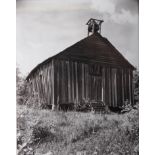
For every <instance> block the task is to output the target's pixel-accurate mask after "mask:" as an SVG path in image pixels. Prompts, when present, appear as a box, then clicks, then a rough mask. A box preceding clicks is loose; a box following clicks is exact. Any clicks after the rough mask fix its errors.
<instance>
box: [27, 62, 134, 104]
mask: <svg viewBox="0 0 155 155" xmlns="http://www.w3.org/2000/svg"><path fill="white" fill-rule="evenodd" d="M29 84H30V87H29V92H30V93H34V92H37V93H38V94H39V96H40V97H42V98H44V100H45V101H46V104H48V105H58V104H66V103H70V104H76V103H79V102H82V101H84V100H87V101H103V102H105V103H106V104H107V105H109V106H112V107H118V106H122V105H123V104H124V102H125V101H126V100H128V101H129V103H131V104H132V103H133V86H132V85H133V84H132V70H131V69H125V68H112V67H107V66H100V65H96V64H94V65H93V64H91V65H89V64H84V63H80V62H72V61H66V60H54V59H53V60H52V61H51V62H49V63H47V64H44V65H42V66H41V67H40V68H39V69H38V70H37V72H35V74H34V75H33V76H31V78H30V80H29Z"/></svg>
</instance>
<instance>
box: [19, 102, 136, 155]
mask: <svg viewBox="0 0 155 155" xmlns="http://www.w3.org/2000/svg"><path fill="white" fill-rule="evenodd" d="M138 116H139V115H138V110H134V109H132V110H131V111H130V112H128V113H125V114H120V115H118V114H99V113H92V112H87V113H82V112H62V111H55V112H52V111H50V110H45V109H44V110H43V109H42V110H39V109H33V108H28V107H26V106H23V105H22V106H21V105H18V107H17V128H18V133H20V135H21V136H22V137H23V141H22V142H21V143H22V144H23V143H25V142H27V141H28V139H31V142H32V143H33V145H32V144H31V145H30V146H31V148H32V150H33V151H35V152H36V154H44V153H47V152H49V151H52V152H53V154H54V155H68V154H76V152H84V151H85V152H87V154H88V155H92V154H93V153H94V152H95V151H96V152H99V154H102V155H106V154H133V155H134V154H138V141H139V124H138Z"/></svg>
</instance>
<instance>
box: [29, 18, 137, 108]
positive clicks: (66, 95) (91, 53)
mask: <svg viewBox="0 0 155 155" xmlns="http://www.w3.org/2000/svg"><path fill="white" fill-rule="evenodd" d="M102 22H103V21H102V20H97V19H92V18H91V19H90V20H89V21H88V22H87V25H88V36H87V37H86V38H84V39H82V40H80V41H79V42H77V43H75V44H74V45H72V46H70V47H68V48H66V49H65V50H63V51H62V52H60V53H58V54H57V55H55V56H52V57H50V58H48V59H47V60H45V61H44V62H42V63H40V64H39V65H37V66H36V67H35V68H34V69H33V70H32V71H31V72H30V73H29V75H28V76H27V78H26V80H27V83H28V88H29V93H30V95H33V94H34V93H37V94H38V95H39V97H40V98H42V99H44V101H45V102H44V104H45V105H47V106H48V107H50V108H52V109H53V110H54V109H58V108H60V107H64V106H65V107H66V106H67V107H77V106H78V105H79V104H82V103H84V104H86V103H88V102H89V103H94V104H96V105H97V104H98V103H103V104H105V105H107V106H109V107H122V106H124V104H131V105H133V104H134V100H133V82H132V81H133V80H132V79H133V70H134V69H135V68H134V66H132V65H131V64H130V63H129V62H128V61H127V60H126V59H125V58H124V57H123V55H122V54H121V53H120V52H119V51H118V50H117V49H116V48H115V47H114V46H113V45H112V44H111V43H110V42H109V41H108V39H107V38H105V37H102V36H101V24H102Z"/></svg>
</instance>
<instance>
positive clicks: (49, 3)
mask: <svg viewBox="0 0 155 155" xmlns="http://www.w3.org/2000/svg"><path fill="white" fill-rule="evenodd" d="M16 2H17V3H16V50H17V52H16V61H17V66H18V67H19V68H20V71H21V73H22V74H23V75H27V74H28V73H29V72H30V71H31V70H32V69H33V68H34V67H35V66H36V65H37V64H39V63H41V62H42V61H44V60H45V59H47V58H49V57H51V56H53V55H55V54H57V53H59V52H61V51H63V50H64V49H65V48H67V47H69V46H71V45H72V44H74V43H76V42H78V41H79V40H81V39H83V38H85V37H87V26H86V22H87V21H88V20H89V19H90V18H97V19H102V20H104V23H103V24H102V32H101V35H102V36H103V37H106V38H107V39H108V40H109V41H110V42H111V43H112V44H113V45H114V46H115V47H116V48H117V49H118V50H119V51H120V53H121V54H122V55H123V56H124V57H125V58H126V59H127V60H128V61H129V62H130V63H131V64H133V65H134V66H135V67H137V68H138V67H139V40H138V36H139V34H138V33H139V30H138V28H139V23H138V18H139V14H138V6H139V1H138V0H74V1H73V0H63V1H62V0H16Z"/></svg>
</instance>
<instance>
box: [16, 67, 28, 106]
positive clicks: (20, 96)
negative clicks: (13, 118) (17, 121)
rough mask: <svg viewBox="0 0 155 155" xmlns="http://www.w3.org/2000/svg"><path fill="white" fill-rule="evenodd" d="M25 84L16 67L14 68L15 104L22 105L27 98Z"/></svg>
mask: <svg viewBox="0 0 155 155" xmlns="http://www.w3.org/2000/svg"><path fill="white" fill-rule="evenodd" d="M27 94H28V91H27V84H26V81H25V79H24V77H23V76H22V75H21V72H20V70H19V68H18V67H16V97H17V104H24V102H25V100H26V98H27Z"/></svg>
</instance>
